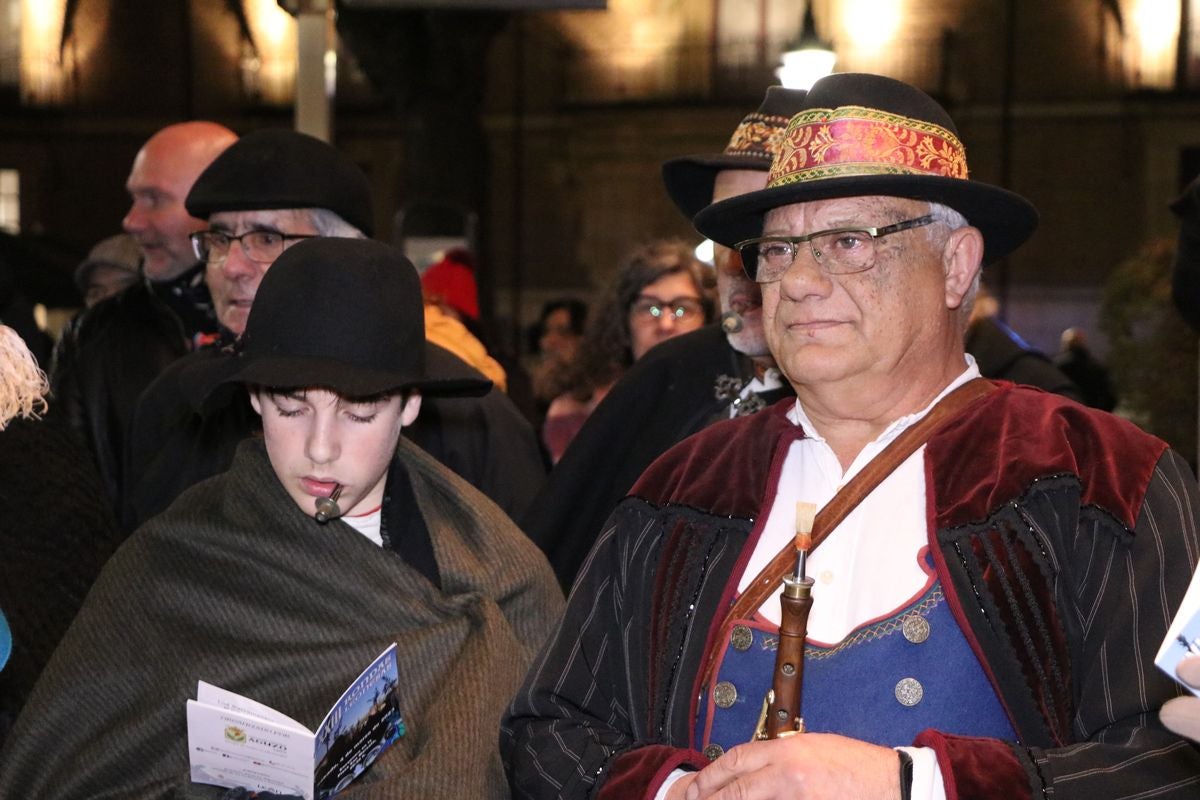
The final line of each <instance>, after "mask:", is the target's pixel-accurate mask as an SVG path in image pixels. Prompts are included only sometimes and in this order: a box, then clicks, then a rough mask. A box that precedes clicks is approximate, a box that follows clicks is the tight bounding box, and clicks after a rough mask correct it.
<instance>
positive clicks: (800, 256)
mask: <svg viewBox="0 0 1200 800" xmlns="http://www.w3.org/2000/svg"><path fill="white" fill-rule="evenodd" d="M780 282H781V284H782V288H783V289H784V291H785V292H786V293H788V294H794V293H795V292H796V291H810V290H812V289H814V288H815V289H816V290H817V291H823V290H825V289H827V288H828V287H829V286H830V284H831V283H832V280H831V278H830V277H829V274H828V273H827V272H826V271H825V270H824V269H822V268H821V265H820V263H818V262H817V259H816V256H814V255H813V251H812V247H810V246H809V245H808V244H807V243H806V244H802V245H801V246H800V247H799V248H797V250H796V258H795V259H794V260H793V261H792V264H791V266H789V267H788V268H787V271H786V272H784V273H783V277H782V278H781V279H780Z"/></svg>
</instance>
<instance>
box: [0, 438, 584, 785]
mask: <svg viewBox="0 0 1200 800" xmlns="http://www.w3.org/2000/svg"><path fill="white" fill-rule="evenodd" d="M396 457H397V459H399V460H401V461H402V462H403V464H404V466H405V468H406V470H407V472H408V474H409V477H410V480H411V483H412V486H413V493H414V495H415V497H416V500H417V505H418V507H419V509H420V513H421V514H422V515H423V517H424V519H425V522H426V525H427V526H428V528H429V532H430V536H431V538H432V542H433V548H434V554H435V557H436V559H437V563H438V568H439V570H440V574H441V582H442V588H441V589H438V588H437V587H436V586H434V585H433V584H432V583H431V582H430V581H429V580H427V579H426V578H425V577H423V576H422V575H421V574H419V573H418V572H417V571H416V570H415V569H413V568H412V567H410V566H408V565H407V564H406V563H405V562H404V561H403V560H402V559H401V558H399V557H398V556H397V555H396V554H395V553H393V552H390V551H388V550H384V549H381V548H379V547H378V546H376V545H374V544H373V543H371V542H370V541H369V540H367V539H366V538H365V537H364V536H362V535H361V534H359V533H357V532H356V531H355V530H353V529H352V528H350V527H349V526H348V525H346V524H345V523H343V522H341V521H339V520H334V521H332V522H330V523H329V524H327V525H320V524H318V523H317V522H315V521H314V519H313V518H312V517H311V516H309V515H307V514H305V513H304V512H303V511H302V510H301V509H300V508H299V507H298V506H297V505H296V503H295V502H294V501H293V500H292V499H291V498H290V497H289V496H288V495H287V493H286V492H285V490H284V488H283V486H282V485H281V484H280V483H279V481H278V480H277V478H276V477H275V473H274V472H273V471H272V469H271V466H270V464H269V462H268V460H267V456H266V451H265V447H264V445H263V442H262V441H261V440H250V441H247V442H244V443H243V444H242V445H241V447H240V448H239V450H238V454H237V457H236V459H235V461H234V464H233V466H232V467H231V469H230V470H229V471H228V472H226V473H225V474H223V475H220V476H217V477H215V478H213V479H211V480H209V481H205V482H204V483H201V484H199V485H197V486H195V487H194V488H193V489H191V490H189V491H188V492H186V493H185V494H184V495H182V496H181V497H180V499H179V500H178V501H177V502H176V503H175V504H174V505H172V506H171V508H170V509H169V510H168V511H167V512H165V513H164V514H162V515H161V516H159V517H156V518H154V519H152V520H150V521H149V522H147V523H146V524H145V525H143V526H142V527H141V528H139V529H138V531H137V532H135V533H134V535H133V536H131V537H130V539H129V540H128V541H127V542H126V544H125V545H124V546H123V547H122V548H121V549H120V550H119V551H118V552H117V554H116V555H115V556H114V557H113V558H112V560H111V561H110V562H109V563H108V565H107V566H106V567H105V569H104V571H103V572H102V573H101V575H100V578H99V580H98V581H97V583H96V585H95V587H94V589H93V590H92V592H91V593H90V594H89V596H88V598H87V600H86V602H85V604H84V607H83V609H82V610H81V611H80V613H79V615H78V617H77V618H76V620H75V622H74V623H73V625H72V626H71V628H70V630H69V631H68V632H67V635H66V637H65V638H64V639H63V641H62V644H61V646H60V647H59V649H58V650H57V651H56V653H55V655H54V657H53V658H52V660H51V662H50V664H49V666H48V667H47V669H46V670H45V672H44V673H43V674H42V678H41V680H40V681H39V682H38V684H37V686H36V688H35V689H34V692H33V695H32V696H31V698H30V700H29V702H28V704H27V705H26V707H25V709H24V712H23V713H22V715H21V717H20V718H19V719H18V721H17V723H16V726H15V728H14V729H13V731H12V735H11V736H10V737H9V741H8V743H7V745H6V749H5V750H4V751H3V752H0V797H13V798H15V797H22V798H71V800H78V799H79V798H110V797H111V798H116V797H121V798H151V797H179V798H214V797H219V796H220V795H221V794H222V793H223V792H224V790H222V789H218V788H215V787H211V786H204V785H199V784H191V783H190V781H189V779H188V756H187V747H186V743H187V734H186V717H185V706H186V701H187V700H188V699H189V698H194V697H195V691H196V681H197V680H199V679H203V680H205V681H208V682H209V683H213V684H216V685H217V686H220V687H222V688H224V689H228V690H230V691H234V692H238V693H239V694H242V695H245V696H247V697H250V698H253V699H255V700H258V701H260V702H263V703H266V704H267V705H269V706H272V707H273V708H276V709H278V710H279V711H281V712H283V713H284V714H287V715H289V716H291V717H293V718H294V719H296V720H298V721H300V722H302V723H304V724H305V725H306V726H308V727H309V728H310V729H313V728H315V726H316V725H318V724H319V723H320V721H321V719H322V718H323V717H324V715H325V713H326V712H327V711H328V710H329V707H330V706H331V705H332V704H333V703H334V701H336V700H337V698H338V696H339V695H340V694H341V692H342V691H343V690H344V689H345V688H346V687H347V686H348V685H349V683H350V682H351V681H352V680H353V679H354V678H355V677H356V676H357V675H358V674H359V672H360V671H361V670H362V669H363V668H364V667H366V666H367V664H369V663H370V662H371V660H372V659H373V658H374V657H375V656H376V655H378V654H379V653H380V652H381V651H382V650H383V649H384V648H385V647H386V646H387V645H388V644H390V643H391V642H393V641H395V642H396V643H397V644H398V645H399V646H398V648H397V655H398V660H399V673H400V682H399V697H400V707H401V711H402V713H403V714H404V717H405V722H406V724H407V727H408V733H407V735H406V736H405V737H404V738H402V739H401V740H400V741H399V742H398V743H397V744H396V745H394V746H393V747H392V749H390V750H389V751H388V752H387V753H385V754H384V756H383V757H382V758H380V759H379V761H377V762H376V763H375V764H374V765H373V766H372V767H371V768H370V770H368V771H367V773H366V774H364V775H363V776H361V777H360V778H359V779H358V780H357V781H356V782H355V783H354V784H352V785H351V786H350V787H349V788H348V789H347V790H345V791H344V792H343V793H342V794H341V795H339V797H346V798H401V797H403V798H442V797H445V798H451V797H453V798H506V797H508V794H509V793H508V784H507V781H506V780H505V776H504V770H503V768H502V766H501V763H500V756H499V750H498V728H499V720H500V715H501V712H502V710H503V709H504V707H505V706H506V704H507V703H508V701H509V699H510V698H511V696H512V694H513V693H514V692H515V691H516V688H517V686H518V685H519V684H520V681H521V679H522V678H523V677H524V673H525V669H526V667H527V666H528V664H529V662H530V660H531V659H532V657H533V655H534V653H535V652H536V651H537V649H538V648H539V647H540V646H541V644H542V642H543V640H544V639H545V637H546V636H547V635H548V633H549V631H550V629H551V626H552V625H554V624H555V623H556V622H557V619H558V616H559V614H560V612H561V610H562V597H561V594H560V592H559V589H558V587H557V585H556V582H555V580H554V576H553V574H552V573H551V571H550V568H549V566H548V565H547V564H546V561H545V559H544V558H543V557H542V555H541V553H540V551H538V550H537V548H536V547H534V545H533V544H532V543H531V542H530V541H529V540H528V539H527V538H526V537H525V536H524V534H522V533H521V532H520V531H519V530H518V529H517V528H516V526H515V525H513V523H512V522H511V521H510V520H509V519H508V517H506V516H505V515H504V513H503V512H501V511H500V510H499V509H498V508H497V507H496V506H495V505H493V504H492V503H491V502H490V501H489V500H487V499H486V498H485V497H484V496H483V495H481V494H480V493H479V492H477V491H476V490H475V489H473V488H472V487H471V486H469V485H468V484H466V483H465V482H463V481H462V480H460V479H459V478H457V477H456V476H455V475H453V474H451V473H450V472H449V471H448V470H446V469H445V468H444V467H442V466H440V465H439V464H437V463H436V462H435V461H434V460H433V459H432V458H431V457H429V456H428V455H427V454H425V453H424V452H423V451H421V450H420V449H419V448H417V447H415V446H414V445H412V444H410V443H408V442H407V441H404V440H401V443H400V447H399V449H398V451H397V456H396Z"/></svg>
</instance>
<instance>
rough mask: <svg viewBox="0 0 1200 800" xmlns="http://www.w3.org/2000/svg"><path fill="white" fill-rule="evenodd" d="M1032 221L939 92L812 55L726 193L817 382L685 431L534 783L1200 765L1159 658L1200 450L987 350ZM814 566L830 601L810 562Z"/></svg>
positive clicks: (769, 313) (652, 485)
mask: <svg viewBox="0 0 1200 800" xmlns="http://www.w3.org/2000/svg"><path fill="white" fill-rule="evenodd" d="M1036 219H1037V217H1036V212H1035V211H1034V210H1033V208H1032V207H1031V206H1030V205H1029V204H1028V203H1027V202H1026V201H1025V200H1024V199H1022V198H1020V197H1018V196H1017V195H1015V194H1012V193H1010V192H1007V191H1005V190H1002V189H999V188H996V187H992V186H988V185H986V184H982V183H979V182H977V181H973V180H970V179H968V177H967V162H966V156H965V153H964V150H963V146H962V144H961V143H960V141H959V139H958V137H957V134H956V132H955V129H954V125H953V122H952V121H951V120H950V118H949V116H948V115H947V114H946V113H945V111H944V110H943V109H942V108H941V107H940V106H938V105H937V104H936V103H935V102H934V101H933V100H932V99H930V98H929V97H927V96H926V95H925V94H924V93H922V92H920V91H919V90H917V89H915V88H913V87H910V86H908V85H906V84H903V83H900V82H897V81H894V80H891V79H888V78H883V77H880V76H873V75H856V74H840V75H833V76H830V77H828V78H825V79H823V80H821V81H819V82H817V83H816V84H815V85H814V86H813V87H812V89H811V90H810V91H809V93H808V97H807V98H806V100H805V109H804V110H802V111H801V112H800V113H798V114H797V115H796V116H794V117H793V118H792V120H791V122H790V123H789V126H788V129H787V132H786V134H785V136H784V141H783V144H782V145H781V149H780V153H779V155H778V156H777V157H776V159H775V162H774V164H773V166H772V169H771V172H770V175H769V178H768V183H767V187H766V188H765V189H763V190H761V191H758V192H751V193H749V194H745V195H741V196H739V197H735V198H732V199H729V200H726V201H723V202H721V203H717V204H714V205H713V206H710V207H709V208H707V209H705V210H704V211H702V212H701V213H700V214H699V215H698V216H697V218H696V225H697V227H698V228H699V230H700V231H701V232H702V233H705V234H707V235H709V236H711V237H712V238H713V239H715V240H716V241H719V242H724V243H726V244H729V245H734V246H737V247H738V248H739V250H740V251H741V253H742V258H743V262H744V263H745V265H746V268H747V270H748V272H749V273H750V275H751V276H752V277H753V278H754V279H755V280H756V281H758V282H759V283H760V284H761V285H762V287H763V317H764V325H765V330H766V335H767V340H768V342H769V344H770V346H771V352H772V353H774V355H775V358H776V361H777V363H778V364H779V367H780V369H781V370H782V371H783V373H784V374H785V375H786V376H787V378H788V380H789V382H790V383H791V384H792V386H793V387H794V388H795V390H796V394H797V398H796V400H793V401H783V402H781V403H780V404H777V405H775V406H773V407H772V408H770V409H767V410H766V411H764V412H762V413H759V414H754V415H752V416H750V417H747V418H744V419H736V420H730V421H728V422H721V423H718V424H716V425H714V426H712V427H710V428H709V429H707V430H705V431H704V432H702V433H700V434H698V435H696V436H694V437H692V438H690V439H688V440H687V441H685V442H683V443H682V444H680V445H679V446H677V447H676V448H673V449H672V450H670V451H668V453H667V454H666V455H664V456H663V457H662V458H660V459H659V460H658V461H656V462H655V463H654V464H653V465H652V466H651V467H650V469H648V470H647V471H646V473H645V474H643V476H642V477H641V478H640V479H639V481H638V483H637V484H636V485H635V486H634V488H633V490H632V492H631V494H630V496H629V497H627V498H626V499H625V500H623V501H622V502H621V504H620V505H619V506H618V507H617V509H616V510H615V512H614V513H613V515H612V516H611V517H610V519H609V522H608V524H607V525H606V530H605V532H604V534H603V535H602V536H601V538H600V540H599V541H598V542H597V545H596V547H595V549H594V550H593V551H592V553H591V554H590V556H589V558H588V560H587V561H586V562H585V564H584V567H583V571H582V573H581V575H580V578H579V580H578V581H577V582H576V584H575V588H574V589H573V591H572V594H571V599H570V601H569V603H568V609H567V612H566V615H565V617H564V620H563V621H562V623H561V624H560V627H559V630H558V633H557V634H556V635H555V636H553V637H552V639H551V641H550V642H549V643H548V645H547V648H546V649H545V650H544V651H543V653H542V654H541V655H540V656H538V657H537V658H536V659H535V662H534V667H533V669H532V670H531V672H530V674H529V676H528V677H527V679H526V684H525V686H524V687H522V689H521V690H520V691H519V692H518V693H517V696H516V698H515V700H514V702H513V705H512V706H511V708H510V710H509V714H508V716H507V718H506V720H505V723H504V725H503V726H502V746H503V750H504V753H505V758H506V759H507V765H508V770H509V779H510V781H511V783H512V785H513V787H514V791H515V793H516V794H517V795H518V796H519V797H527V798H549V797H564V798H565V797H583V796H588V797H600V798H610V797H611V798H655V797H665V798H671V800H674V799H675V798H686V799H687V800H701V798H738V800H752V799H753V798H796V797H803V798H806V800H808V799H811V798H846V797H854V798H860V800H861V799H863V798H881V799H882V798H887V799H888V800H894V799H895V798H901V797H912V798H942V797H948V798H995V800H1013V799H1019V798H1034V797H1038V798H1042V797H1050V796H1053V797H1055V798H1058V799H1059V800H1063V798H1096V797H1168V796H1170V797H1193V796H1195V794H1196V793H1197V791H1200V753H1197V751H1196V750H1195V749H1193V748H1192V747H1191V746H1190V745H1189V744H1188V743H1187V742H1186V741H1185V740H1183V739H1181V738H1179V737H1177V736H1176V735H1174V734H1172V733H1170V732H1169V731H1167V730H1166V729H1164V728H1163V727H1162V726H1161V725H1160V723H1159V721H1158V718H1157V714H1156V712H1157V710H1158V707H1159V706H1160V705H1162V703H1163V701H1164V700H1166V699H1168V698H1171V697H1173V696H1175V695H1176V694H1177V692H1178V690H1177V688H1176V687H1175V685H1174V684H1173V683H1172V682H1171V681H1170V680H1169V679H1168V678H1167V677H1166V676H1165V675H1160V674H1157V671H1156V670H1155V669H1154V668H1153V665H1152V663H1151V659H1152V658H1153V655H1154V653H1155V651H1156V650H1157V648H1158V645H1159V642H1160V641H1161V639H1162V637H1163V635H1164V633H1165V631H1166V628H1167V624H1168V623H1169V621H1170V619H1171V616H1172V613H1173V611H1174V608H1175V606H1176V605H1177V604H1178V603H1179V601H1180V599H1181V598H1182V596H1183V592H1184V590H1185V589H1186V587H1187V584H1188V580H1189V578H1190V576H1191V572H1192V570H1193V569H1194V566H1195V559H1196V556H1197V553H1200V540H1198V537H1197V518H1196V515H1197V512H1198V510H1200V495H1198V494H1197V488H1196V483H1195V478H1194V477H1193V476H1192V474H1191V473H1190V471H1189V469H1188V467H1187V466H1186V464H1184V463H1183V461H1182V460H1181V459H1180V458H1179V457H1178V456H1177V455H1176V454H1175V453H1173V452H1172V451H1171V450H1170V449H1169V448H1168V447H1167V445H1165V444H1164V443H1163V442H1161V441H1159V440H1157V439H1154V438H1153V437H1151V436H1148V435H1146V434H1145V433H1143V432H1142V431H1140V430H1138V429H1137V428H1135V427H1134V426H1132V425H1130V424H1128V423H1126V422H1124V421H1122V420H1120V419H1118V418H1116V417H1113V416H1110V415H1107V414H1104V413H1103V412H1098V411H1094V410H1091V409H1087V408H1084V407H1082V406H1080V405H1078V404H1076V403H1074V402H1071V401H1069V400H1065V399H1063V398H1061V397H1058V396H1056V395H1051V394H1046V393H1043V392H1040V391H1036V390H1033V389H1028V388H1023V387H1019V386H1016V385H1014V384H1008V383H999V384H993V383H991V382H988V381H986V380H981V379H978V378H977V376H978V370H977V368H976V366H975V364H974V362H973V360H972V359H971V358H969V357H968V356H967V355H966V354H965V353H964V350H963V329H964V325H965V324H966V320H967V316H968V312H969V307H970V304H971V296H972V291H973V288H974V287H975V285H976V281H977V279H978V275H979V270H980V265H981V263H989V262H992V261H995V260H997V259H999V258H1002V257H1004V256H1005V255H1007V254H1008V253H1010V252H1011V251H1012V250H1013V249H1015V248H1016V247H1017V246H1018V245H1020V244H1021V243H1022V242H1023V241H1024V240H1025V239H1026V238H1027V237H1028V236H1029V235H1030V233H1031V232H1032V230H1033V228H1034V227H1035V224H1036ZM801 504H802V505H801ZM803 509H816V510H817V513H816V519H815V522H812V525H811V529H810V524H809V523H810V521H811V516H809V515H808V514H807V513H799V512H800V511H801V510H803ZM797 533H799V534H800V535H797ZM797 545H798V546H797ZM798 549H799V550H800V551H802V552H804V553H806V554H807V555H806V556H805V558H804V559H800V558H798V556H797V550H798ZM777 554H778V557H776V556H777ZM797 573H799V574H797ZM785 576H786V578H787V580H786V581H784V582H783V585H784V587H785V592H780V591H779V586H780V583H781V578H782V577H785ZM793 589H795V591H793ZM806 592H807V597H808V599H809V600H810V601H811V607H810V608H809V617H808V621H807V628H806V629H805V628H804V627H803V626H802V625H801V624H800V621H799V620H800V616H801V615H793V614H792V613H791V612H790V610H789V613H788V615H787V616H786V618H785V617H784V615H783V614H782V613H781V612H782V609H783V608H784V607H785V605H786V606H787V607H788V608H789V609H791V608H792V607H793V606H798V605H800V603H789V604H784V603H783V602H782V600H781V594H782V595H783V597H786V598H787V599H788V600H789V601H791V600H792V599H793V598H795V599H796V600H803V599H804V597H805V593H806ZM781 620H782V621H783V622H784V624H782V625H781ZM781 642H783V644H782V645H781ZM797 643H798V646H796V645H797ZM788 652H790V653H791V655H787V653H788ZM777 655H780V656H781V658H780V659H779V660H778V661H777V658H776V657H777ZM775 689H779V693H773V694H772V695H771V696H770V699H771V702H770V704H768V705H766V706H765V707H764V703H763V700H764V697H768V692H769V691H771V692H774V690H775ZM785 690H786V691H787V692H789V693H790V697H788V698H787V699H788V701H789V702H783V700H782V699H781V698H783V697H784V694H783V693H784V691H785ZM760 721H761V725H760ZM781 728H782V730H781ZM797 728H799V729H800V730H802V731H804V732H800V733H795V734H794V735H786V734H787V733H789V732H791V731H795V730H796V729H797ZM760 730H762V734H759V731H760ZM781 734H785V735H781ZM760 736H761V737H762V738H760ZM752 738H753V739H754V741H751V739H752Z"/></svg>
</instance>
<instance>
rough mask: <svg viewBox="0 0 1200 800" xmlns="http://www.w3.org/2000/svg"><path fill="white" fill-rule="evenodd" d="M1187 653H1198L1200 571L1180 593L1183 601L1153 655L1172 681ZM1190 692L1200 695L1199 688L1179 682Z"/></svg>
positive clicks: (1199, 647) (1199, 633) (1158, 665)
mask: <svg viewBox="0 0 1200 800" xmlns="http://www.w3.org/2000/svg"><path fill="white" fill-rule="evenodd" d="M1186 655H1193V656H1196V655H1200V571H1197V572H1196V574H1195V575H1193V576H1192V582H1191V583H1190V584H1188V590H1187V592H1185V593H1184V595H1183V602H1182V603H1180V605H1179V610H1178V611H1176V612H1175V617H1174V619H1172V620H1171V626H1170V627H1169V628H1167V635H1166V637H1164V638H1163V641H1162V645H1161V646H1160V647H1159V648H1158V655H1156V656H1155V657H1154V663H1155V665H1156V666H1157V667H1158V668H1159V669H1161V670H1162V671H1163V672H1165V673H1167V674H1168V675H1170V676H1171V677H1172V678H1174V679H1175V680H1177V681H1178V680H1179V678H1178V677H1177V676H1176V675H1175V665H1176V664H1178V663H1179V661H1180V659H1182V658H1183V657H1184V656H1186ZM1179 682H1180V683H1181V684H1183V686H1184V687H1185V688H1187V689H1188V690H1189V691H1190V692H1191V693H1192V694H1194V695H1196V696H1197V697H1200V689H1196V688H1194V687H1191V686H1188V685H1187V684H1184V683H1183V681H1179Z"/></svg>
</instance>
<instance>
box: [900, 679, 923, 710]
mask: <svg viewBox="0 0 1200 800" xmlns="http://www.w3.org/2000/svg"><path fill="white" fill-rule="evenodd" d="M924 696H925V687H924V686H922V685H921V682H920V681H919V680H917V679H916V678H903V679H902V680H901V681H900V682H899V683H897V684H896V699H897V700H899V701H900V705H902V706H908V707H909V708H911V707H913V706H915V705H916V704H917V703H919V702H921V698H923V697H924Z"/></svg>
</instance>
